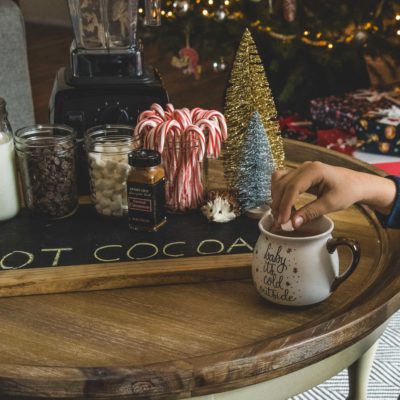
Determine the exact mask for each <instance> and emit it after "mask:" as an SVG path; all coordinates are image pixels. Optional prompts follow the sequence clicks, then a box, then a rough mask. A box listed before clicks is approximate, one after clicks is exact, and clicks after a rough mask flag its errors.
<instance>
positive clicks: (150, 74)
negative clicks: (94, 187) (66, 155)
mask: <svg viewBox="0 0 400 400" xmlns="http://www.w3.org/2000/svg"><path fill="white" fill-rule="evenodd" d="M168 101H169V98H168V93H167V91H166V90H165V88H164V86H163V84H162V81H161V78H160V76H159V74H158V73H157V71H156V70H153V69H145V70H144V71H143V75H142V77H140V78H139V77H138V78H135V77H118V76H117V77H98V78H79V79H78V78H72V74H71V72H70V71H69V69H68V68H61V69H60V70H59V71H58V72H57V75H56V79H55V81H54V86H53V91H52V94H51V98H50V104H49V119H50V122H51V123H57V124H65V125H68V126H71V127H73V128H74V129H75V130H76V132H77V177H78V191H79V194H89V192H90V190H89V176H88V167H87V161H86V155H85V152H84V149H83V135H84V132H85V131H86V130H87V129H88V128H91V127H93V126H96V125H104V124H116V123H118V124H127V125H132V126H135V125H136V121H137V117H138V116H139V114H140V113H141V112H142V111H144V110H147V109H148V108H150V106H151V105H152V104H153V103H158V104H160V105H161V106H163V107H165V105H166V104H167V103H168Z"/></svg>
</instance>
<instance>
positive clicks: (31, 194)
mask: <svg viewBox="0 0 400 400" xmlns="http://www.w3.org/2000/svg"><path fill="white" fill-rule="evenodd" d="M17 154H18V160H19V166H20V170H21V175H22V177H23V182H24V194H25V201H26V203H27V207H28V208H29V209H31V210H32V211H33V212H34V213H35V214H39V215H42V216H46V217H51V218H60V217H63V216H65V215H68V214H70V213H71V212H73V211H74V210H75V208H76V206H77V204H78V196H77V190H76V177H75V148H74V146H73V145H72V144H70V143H63V144H56V145H54V142H51V141H50V142H49V147H45V148H43V147H35V148H29V149H27V150H25V151H18V152H17Z"/></svg>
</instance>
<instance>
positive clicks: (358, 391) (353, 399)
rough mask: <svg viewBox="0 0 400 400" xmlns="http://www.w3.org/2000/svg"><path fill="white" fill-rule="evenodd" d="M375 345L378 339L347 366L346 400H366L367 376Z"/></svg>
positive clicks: (376, 345)
mask: <svg viewBox="0 0 400 400" xmlns="http://www.w3.org/2000/svg"><path fill="white" fill-rule="evenodd" d="M377 347H378V341H376V342H375V343H374V345H372V346H371V347H370V348H369V349H368V350H367V351H366V352H365V353H364V354H363V355H362V356H361V357H360V358H359V359H358V360H357V361H355V362H354V363H353V364H351V365H350V366H349V367H348V372H349V397H348V398H347V400H367V389H368V378H369V374H370V372H371V368H372V363H373V361H374V356H375V351H376V348H377Z"/></svg>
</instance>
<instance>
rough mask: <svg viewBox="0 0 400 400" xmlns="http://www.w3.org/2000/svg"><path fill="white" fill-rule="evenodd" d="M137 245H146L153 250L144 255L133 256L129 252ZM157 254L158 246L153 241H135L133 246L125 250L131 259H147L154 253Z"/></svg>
mask: <svg viewBox="0 0 400 400" xmlns="http://www.w3.org/2000/svg"><path fill="white" fill-rule="evenodd" d="M138 246H148V247H151V248H153V249H154V252H153V253H152V254H150V255H148V256H146V257H134V256H132V255H131V253H132V252H133V250H134V249H135V248H136V247H138ZM157 254H158V247H157V246H156V245H155V244H153V243H146V242H142V243H135V244H134V245H133V246H131V247H130V248H129V250H128V251H127V252H126V255H127V256H128V257H129V258H130V259H131V260H147V259H148V258H152V257H154V256H155V255H157Z"/></svg>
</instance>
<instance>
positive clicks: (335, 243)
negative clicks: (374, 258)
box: [326, 237, 360, 292]
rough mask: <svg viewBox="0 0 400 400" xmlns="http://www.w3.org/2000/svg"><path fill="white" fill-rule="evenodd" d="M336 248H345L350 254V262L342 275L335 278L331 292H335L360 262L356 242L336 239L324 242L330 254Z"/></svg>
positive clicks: (358, 248) (358, 247)
mask: <svg viewBox="0 0 400 400" xmlns="http://www.w3.org/2000/svg"><path fill="white" fill-rule="evenodd" d="M338 246H347V247H348V248H349V249H350V251H351V254H352V256H353V257H352V260H351V263H350V265H349V266H348V268H347V269H346V271H345V272H343V274H341V275H339V276H337V277H336V278H335V280H334V281H333V282H332V285H331V292H333V291H334V290H336V289H337V288H338V287H339V285H340V284H341V283H343V282H344V281H345V280H346V279H347V278H348V277H349V276H350V275H351V274H352V273H353V272H354V270H355V269H356V267H357V264H358V262H359V261H360V245H359V243H358V242H357V241H356V240H353V239H349V238H345V237H338V238H332V239H329V240H328V241H327V242H326V248H327V250H328V252H329V253H330V254H332V253H333V252H334V251H335V250H336V248H337V247H338Z"/></svg>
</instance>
